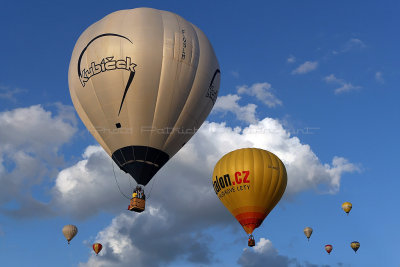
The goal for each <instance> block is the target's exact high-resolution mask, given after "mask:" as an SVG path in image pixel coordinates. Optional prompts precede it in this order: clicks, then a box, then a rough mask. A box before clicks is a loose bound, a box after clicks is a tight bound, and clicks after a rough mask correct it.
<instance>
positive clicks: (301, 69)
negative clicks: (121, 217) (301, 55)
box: [292, 61, 318, 74]
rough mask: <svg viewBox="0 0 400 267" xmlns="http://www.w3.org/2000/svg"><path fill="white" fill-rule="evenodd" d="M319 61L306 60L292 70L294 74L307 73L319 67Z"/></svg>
mask: <svg viewBox="0 0 400 267" xmlns="http://www.w3.org/2000/svg"><path fill="white" fill-rule="evenodd" d="M317 67H318V62H317V61H306V62H304V63H303V64H301V65H300V66H298V67H297V68H296V69H295V70H293V71H292V74H306V73H308V72H310V71H313V70H315V69H317Z"/></svg>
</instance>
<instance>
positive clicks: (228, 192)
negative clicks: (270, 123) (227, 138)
mask: <svg viewBox="0 0 400 267" xmlns="http://www.w3.org/2000/svg"><path fill="white" fill-rule="evenodd" d="M212 183H213V187H214V190H215V193H216V194H217V196H218V198H219V199H220V200H221V202H222V203H223V204H224V205H225V207H226V208H227V209H228V210H229V211H230V212H231V213H232V215H233V216H234V217H235V218H236V219H237V220H238V221H239V223H240V224H241V225H242V227H243V229H244V230H245V231H246V233H247V234H251V233H252V232H253V231H254V229H255V228H257V227H259V226H260V225H261V223H262V222H263V220H264V219H265V217H266V216H267V215H268V214H269V213H270V212H271V210H272V209H273V208H274V207H275V205H276V204H277V203H278V202H279V200H280V199H281V197H282V195H283V193H284V192H285V189H286V184H287V174H286V169H285V165H284V164H283V163H282V161H281V160H280V159H279V158H278V157H277V156H276V155H274V154H273V153H271V152H268V151H266V150H263V149H258V148H243V149H238V150H235V151H232V152H230V153H228V154H226V155H225V156H223V157H222V158H221V159H220V160H219V161H218V163H217V164H216V165H215V168H214V172H213V178H212Z"/></svg>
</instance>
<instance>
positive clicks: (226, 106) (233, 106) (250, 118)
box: [212, 94, 257, 123]
mask: <svg viewBox="0 0 400 267" xmlns="http://www.w3.org/2000/svg"><path fill="white" fill-rule="evenodd" d="M240 99H241V97H240V96H238V95H232V94H229V95H226V96H220V97H218V98H217V102H216V103H215V105H214V108H213V110H212V112H213V113H218V112H222V113H226V112H232V113H233V114H235V115H236V118H237V119H238V120H241V121H245V122H248V123H255V122H256V121H257V119H256V108H257V106H256V105H255V104H247V105H246V106H240V104H239V100H240Z"/></svg>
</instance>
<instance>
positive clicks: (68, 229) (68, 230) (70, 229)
mask: <svg viewBox="0 0 400 267" xmlns="http://www.w3.org/2000/svg"><path fill="white" fill-rule="evenodd" d="M62 233H63V235H64V236H65V238H66V239H67V241H68V244H69V242H70V241H71V240H72V238H74V236H76V234H77V233H78V228H77V227H76V226H75V225H72V224H68V225H66V226H64V227H63V229H62Z"/></svg>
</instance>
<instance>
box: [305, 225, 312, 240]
mask: <svg viewBox="0 0 400 267" xmlns="http://www.w3.org/2000/svg"><path fill="white" fill-rule="evenodd" d="M312 232H313V229H312V228H311V227H306V228H304V234H305V235H306V237H307V240H308V241H310V237H311V234H312Z"/></svg>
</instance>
